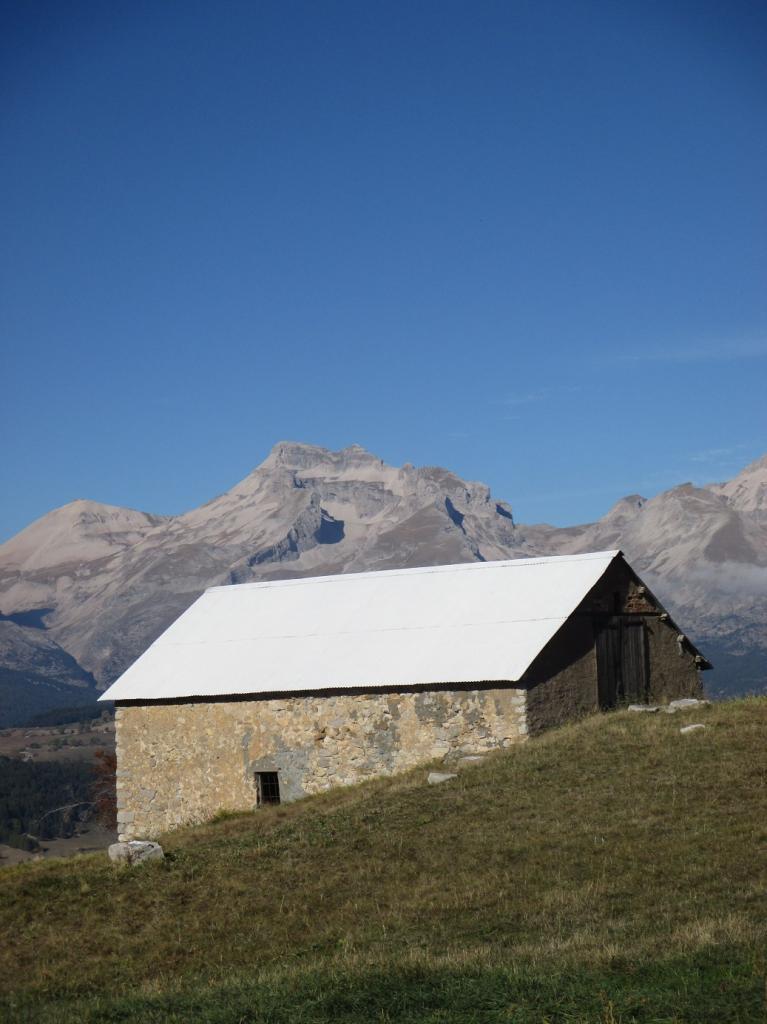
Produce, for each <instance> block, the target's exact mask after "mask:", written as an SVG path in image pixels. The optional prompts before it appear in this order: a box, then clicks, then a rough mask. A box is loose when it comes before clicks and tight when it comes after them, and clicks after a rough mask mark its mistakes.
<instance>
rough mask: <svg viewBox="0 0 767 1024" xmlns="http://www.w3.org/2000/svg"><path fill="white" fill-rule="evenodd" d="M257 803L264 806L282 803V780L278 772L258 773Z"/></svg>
mask: <svg viewBox="0 0 767 1024" xmlns="http://www.w3.org/2000/svg"><path fill="white" fill-rule="evenodd" d="M256 791H257V794H258V796H257V802H258V806H259V807H260V806H261V805H262V804H278V803H279V802H280V780H279V778H278V776H277V772H256Z"/></svg>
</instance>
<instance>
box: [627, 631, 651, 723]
mask: <svg viewBox="0 0 767 1024" xmlns="http://www.w3.org/2000/svg"><path fill="white" fill-rule="evenodd" d="M621 675H622V677H623V699H624V700H625V701H628V702H629V703H630V704H641V703H643V702H644V701H646V700H647V695H648V694H647V683H648V678H647V676H648V673H647V638H646V630H645V624H644V620H643V619H630V618H624V620H623V622H622V623H621Z"/></svg>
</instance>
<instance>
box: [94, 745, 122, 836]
mask: <svg viewBox="0 0 767 1024" xmlns="http://www.w3.org/2000/svg"><path fill="white" fill-rule="evenodd" d="M116 771H117V758H116V757H115V754H114V752H113V751H111V750H101V749H100V750H97V751H96V752H95V754H94V755H93V785H92V788H91V795H92V797H93V812H94V815H95V817H96V820H97V821H98V822H99V823H100V824H101V825H103V826H104V827H105V828H117V789H116V776H115V773H116Z"/></svg>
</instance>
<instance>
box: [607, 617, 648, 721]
mask: <svg viewBox="0 0 767 1024" xmlns="http://www.w3.org/2000/svg"><path fill="white" fill-rule="evenodd" d="M594 628H595V634H596V635H595V643H596V654H597V687H598V694H599V706H600V708H614V707H615V706H616V705H617V704H620V703H623V702H627V703H637V704H639V703H642V702H643V701H646V700H647V696H648V682H649V672H648V667H647V640H646V629H645V624H644V620H643V619H641V618H633V617H631V616H627V615H611V616H609V617H607V616H606V617H603V618H600V619H598V620H596V621H595V623H594Z"/></svg>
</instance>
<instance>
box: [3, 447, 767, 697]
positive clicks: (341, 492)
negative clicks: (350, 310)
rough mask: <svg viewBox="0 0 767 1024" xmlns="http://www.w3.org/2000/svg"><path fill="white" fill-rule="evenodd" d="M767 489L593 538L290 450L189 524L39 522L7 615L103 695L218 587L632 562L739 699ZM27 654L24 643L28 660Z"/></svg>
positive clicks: (423, 473) (631, 520) (93, 519)
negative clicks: (546, 559)
mask: <svg viewBox="0 0 767 1024" xmlns="http://www.w3.org/2000/svg"><path fill="white" fill-rule="evenodd" d="M766 487H767V457H765V458H764V459H761V460H759V461H758V462H756V463H754V464H753V465H752V466H749V467H747V468H746V469H745V470H744V471H743V473H741V474H740V475H739V476H738V477H736V478H735V479H734V480H732V481H730V482H728V483H726V484H712V485H710V486H709V487H706V488H696V487H693V486H692V485H690V484H683V485H681V486H680V487H675V488H673V489H671V490H669V491H666V492H664V493H663V494H660V495H658V496H656V497H655V498H652V499H650V500H645V499H644V498H642V497H641V496H639V495H631V496H629V497H627V498H624V499H622V500H621V501H620V502H618V503H617V504H616V505H615V506H614V507H613V508H612V509H611V510H610V511H609V512H608V513H607V514H606V515H605V516H604V517H603V518H602V519H600V520H598V521H597V522H596V523H591V524H586V525H583V526H574V527H570V528H565V529H560V528H556V527H551V526H546V525H536V526H525V525H517V524H515V522H514V518H513V515H512V511H511V508H510V507H509V506H508V505H507V504H506V503H505V502H502V501H497V500H496V499H494V498H493V497H492V495H491V494H490V491H489V489H488V488H487V487H486V486H485V485H484V484H480V483H473V482H467V481H464V480H462V479H461V478H460V477H458V476H456V475H455V474H453V473H451V472H450V471H449V470H446V469H440V468H436V467H422V468H416V467H414V466H411V465H405V466H402V467H394V466H389V465H387V464H385V463H384V462H383V461H382V460H381V459H379V458H377V457H376V456H375V455H372V454H371V453H370V452H367V451H365V450H364V449H363V448H360V447H359V446H357V445H353V446H351V447H349V448H345V449H343V450H342V451H338V452H331V451H328V450H327V449H324V448H319V447H316V446H313V445H306V444H298V443H291V442H283V443H280V444H278V445H276V446H275V447H274V449H273V450H272V451H271V453H270V454H269V456H268V457H267V458H266V460H265V461H264V462H263V463H262V464H261V465H260V466H258V467H257V468H256V469H254V470H253V472H252V473H250V474H249V475H248V476H247V477H245V479H244V480H242V481H241V482H240V483H238V484H236V485H235V486H234V487H232V488H231V489H230V490H229V491H227V492H225V493H224V494H222V495H220V496H219V497H217V498H214V499H213V500H212V501H210V502H208V503H207V504H205V505H202V506H201V507H200V508H197V509H193V510H192V511H190V512H187V513H185V514H183V515H178V516H153V515H148V514H146V513H143V512H137V511H134V510H130V509H120V508H115V507H113V506H108V505H99V504H97V503H95V502H86V501H76V502H72V503H71V504H69V505H66V506H64V507H63V508H60V509H56V510H54V511H53V512H51V513H49V514H48V515H47V516H43V517H42V519H39V520H38V521H37V522H35V523H33V524H32V525H31V526H29V527H27V529H25V530H23V531H22V532H21V533H20V534H18V535H17V536H16V537H13V538H12V539H11V540H9V541H7V542H6V543H5V544H3V545H2V546H0V609H2V610H3V612H4V613H5V614H6V615H8V614H12V615H13V616H14V619H15V621H16V623H17V624H18V625H19V628H21V629H22V630H23V631H24V632H29V626H28V625H24V624H23V621H22V619H20V618H19V613H31V614H32V616H33V618H34V617H35V616H37V620H38V622H37V624H38V625H42V626H44V627H45V636H46V638H47V639H49V640H50V641H52V642H54V643H55V644H57V645H58V646H59V647H60V648H61V649H62V650H63V651H64V652H65V653H67V654H68V655H71V657H72V658H73V659H75V661H76V664H77V668H78V671H79V672H81V673H83V675H87V674H89V673H92V674H93V676H94V677H95V678H96V680H97V681H98V684H99V685H102V686H103V685H106V684H107V683H109V682H110V681H111V680H112V679H113V678H115V676H116V675H118V674H119V673H120V672H121V671H122V670H123V669H124V668H126V667H127V665H128V664H130V662H131V661H132V660H133V659H134V658H136V657H137V656H138V654H139V653H140V652H141V651H142V650H143V649H144V648H145V647H146V646H147V645H148V644H149V643H150V642H151V641H152V640H153V639H154V638H155V637H156V636H158V635H159V633H160V632H162V630H163V629H165V627H166V626H167V625H168V624H169V623H170V622H172V621H173V619H174V618H176V616H177V615H179V614H180V613H181V612H182V611H183V610H184V609H185V608H186V607H188V605H189V604H190V603H191V602H192V601H193V600H194V599H195V598H196V597H197V596H198V595H199V593H200V592H201V591H202V590H203V589H205V587H207V586H211V585H216V584H225V583H240V582H246V581H248V580H254V579H274V578H287V577H291V576H305V575H317V574H331V573H337V572H356V571H364V570H371V569H386V568H396V567H404V566H416V565H430V564H440V563H450V562H463V561H472V560H476V559H486V560H492V559H498V558H513V557H519V556H529V555H536V554H567V553H574V552H582V551H588V550H599V549H605V548H614V547H620V548H622V549H623V550H624V551H625V552H626V554H627V556H628V558H629V560H630V561H631V562H632V564H634V565H635V566H636V567H637V569H638V571H639V572H641V573H642V574H643V575H646V576H647V580H648V583H650V585H651V586H652V587H653V588H654V589H655V590H657V591H658V594H659V596H660V598H661V599H662V600H663V601H664V603H666V604H668V605H669V607H670V609H671V610H672V612H673V613H674V614H675V615H676V616H677V617H678V619H679V620H680V622H682V623H683V624H684V626H685V628H686V629H688V630H689V631H690V633H691V635H692V636H693V637H694V639H695V640H696V641H697V642H699V643H700V644H702V645H703V646H704V648H706V645H707V644H708V645H710V646H709V647H708V648H706V650H707V653H709V654H710V655H711V657H712V659H714V660H715V654H716V653H718V652H723V653H724V654H725V655H726V663H727V674H726V677H725V678H724V679H723V680H722V681H721V682H720V681H719V680H717V683H716V687H715V688H722V689H725V690H726V689H728V688H729V689H730V690H737V688H738V685H739V684H738V682H737V677H738V668H739V667H745V666H746V665H747V666H748V670H747V673H746V678H747V685H748V686H750V687H754V688H759V687H760V685H761V682H760V680H761V679H762V678H764V679H767V513H766V512H765V509H766V508H767V505H766V504H765V488H766ZM24 621H26V620H24ZM37 639H39V637H38V638H37ZM37 639H33V641H30V642H32V643H34V642H37ZM711 645H713V649H712V646H711ZM25 650H26V648H25V647H24V644H22V643H21V640H20V639H19V652H18V654H17V655H16V656H15V657H16V660H17V662H18V661H19V660H21V662H22V663H23V658H24V656H26V655H25ZM27 654H28V652H27ZM762 664H764V666H765V668H764V670H763V669H762V667H760V666H762ZM29 671H30V675H33V674H34V672H33V659H31V660H30V661H29ZM35 671H36V670H35ZM709 678H710V677H709Z"/></svg>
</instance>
